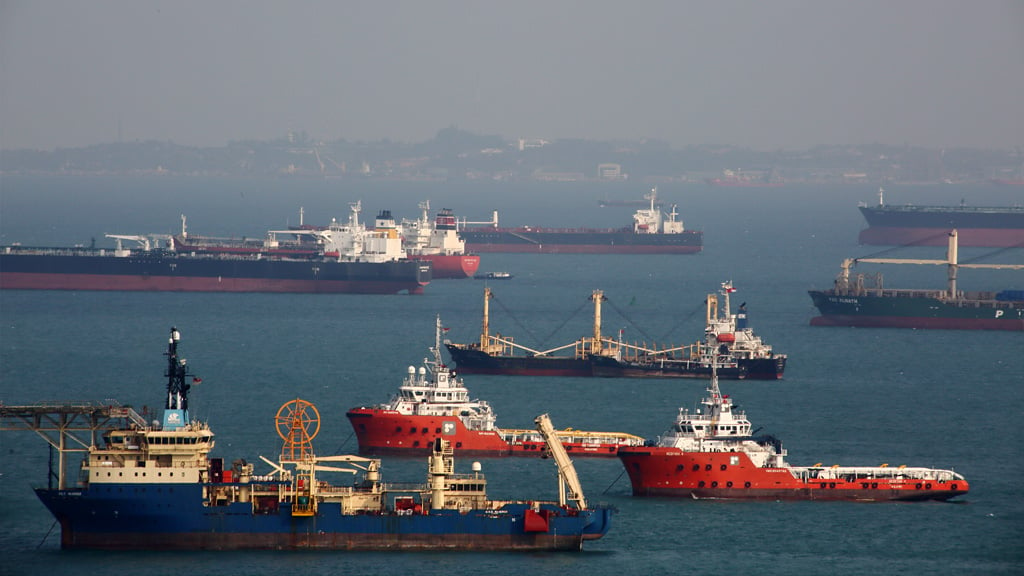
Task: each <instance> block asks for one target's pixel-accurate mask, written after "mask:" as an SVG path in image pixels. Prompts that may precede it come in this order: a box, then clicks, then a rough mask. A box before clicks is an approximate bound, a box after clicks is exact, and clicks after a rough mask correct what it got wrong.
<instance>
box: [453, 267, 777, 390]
mask: <svg viewBox="0 0 1024 576" xmlns="http://www.w3.org/2000/svg"><path fill="white" fill-rule="evenodd" d="M735 291H736V289H735V288H734V287H733V285H732V282H723V283H722V287H721V291H720V293H719V294H708V297H707V299H706V301H705V302H706V321H705V327H704V339H703V340H702V341H697V342H696V343H694V344H688V345H683V346H660V345H658V344H648V343H644V344H638V343H629V342H626V341H624V340H623V338H622V334H621V332H620V334H619V337H618V338H612V337H610V336H605V335H603V334H602V333H601V314H602V308H601V307H602V304H603V303H604V302H606V301H608V299H607V298H606V297H605V295H604V292H602V291H601V290H595V291H594V292H593V293H592V294H591V296H590V300H591V301H592V302H593V304H594V332H593V336H589V337H584V338H581V339H579V340H577V341H575V342H571V343H569V344H566V345H563V346H559V347H556V348H552V349H550V350H537V349H533V348H529V347H527V346H524V345H522V344H519V343H517V342H516V341H515V339H514V338H513V337H510V336H503V335H501V334H491V330H490V300H491V299H492V298H493V297H494V293H493V292H492V291H491V289H490V288H484V319H483V329H482V332H481V334H480V340H479V341H478V342H472V343H468V344H462V343H453V342H450V341H447V340H446V341H445V346H446V348H447V349H448V353H449V354H450V355H451V357H452V361H453V362H454V363H455V367H456V369H457V370H458V371H459V372H461V373H464V374H503V375H509V376H575V377H588V376H595V377H609V378H709V377H710V376H711V368H712V366H714V365H716V364H717V365H718V366H719V368H718V370H719V374H720V375H721V376H722V377H723V378H726V379H731V380H734V379H758V380H776V379H779V378H782V375H783V372H784V371H785V369H786V360H787V356H786V355H785V354H780V353H776V352H774V351H773V349H772V347H771V346H770V345H768V344H766V343H765V342H764V341H763V340H762V339H761V338H760V337H759V336H757V335H755V334H754V331H753V329H752V328H751V327H750V326H749V325H748V319H747V309H746V302H744V303H743V304H742V305H741V306H740V308H739V310H738V311H737V312H736V313H735V314H734V313H733V312H732V310H731V306H730V296H731V295H732V294H733V293H734V292H735Z"/></svg>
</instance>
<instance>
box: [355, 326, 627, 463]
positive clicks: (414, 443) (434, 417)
mask: <svg viewBox="0 0 1024 576" xmlns="http://www.w3.org/2000/svg"><path fill="white" fill-rule="evenodd" d="M442 331H443V327H442V325H441V319H440V317H438V318H437V322H436V330H435V337H434V346H433V347H431V348H430V352H431V354H432V355H433V359H426V358H424V360H423V366H421V367H420V368H419V370H417V369H416V367H414V366H409V370H408V375H407V376H406V378H405V380H404V381H403V382H402V386H401V387H400V388H399V390H398V394H397V395H395V396H394V398H392V399H391V401H390V402H388V403H385V404H379V405H376V406H369V407H366V406H362V407H357V408H352V409H350V410H349V411H348V413H347V414H346V415H347V416H348V419H349V421H350V422H351V423H352V428H353V430H354V432H355V435H356V439H357V440H358V442H359V453H360V454H414V453H418V452H422V453H426V452H427V451H429V450H430V447H431V446H432V445H433V443H434V440H435V439H436V438H443V439H445V440H446V441H448V442H449V443H451V445H452V449H453V450H454V451H455V452H456V453H459V454H471V455H477V456H546V455H547V443H546V441H545V439H544V438H543V436H542V435H540V434H538V432H537V431H536V430H521V429H509V428H499V427H498V426H497V423H496V422H497V416H496V415H495V413H494V410H493V409H492V408H491V406H490V404H488V403H487V402H486V401H484V400H477V399H470V396H469V390H468V389H467V388H466V386H465V383H464V382H463V380H462V379H461V378H459V377H457V376H456V374H455V372H453V371H452V370H451V369H450V368H448V367H447V366H446V365H445V364H444V363H443V362H442V359H441V333H442ZM556 435H557V436H558V439H559V441H560V442H561V444H562V445H563V446H564V447H565V450H566V451H567V452H569V453H571V454H572V455H573V456H604V457H611V458H614V457H615V454H616V450H618V449H619V447H621V446H639V445H642V444H643V442H644V439H643V438H641V437H639V436H635V435H633V434H626V433H621V432H587V431H582V430H573V429H566V430H558V431H556Z"/></svg>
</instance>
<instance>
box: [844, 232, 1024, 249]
mask: <svg viewBox="0 0 1024 576" xmlns="http://www.w3.org/2000/svg"><path fill="white" fill-rule="evenodd" d="M948 234H949V230H948V229H945V228H896V227H892V228H889V227H871V228H866V229H864V230H862V231H861V233H860V237H859V240H860V243H861V244H870V245H882V246H888V245H893V246H905V245H908V244H914V245H917V246H946V245H947V244H949V235H948ZM957 241H958V243H959V245H960V246H979V247H987V248H997V247H1008V246H1020V245H1024V229H1021V228H958V229H957Z"/></svg>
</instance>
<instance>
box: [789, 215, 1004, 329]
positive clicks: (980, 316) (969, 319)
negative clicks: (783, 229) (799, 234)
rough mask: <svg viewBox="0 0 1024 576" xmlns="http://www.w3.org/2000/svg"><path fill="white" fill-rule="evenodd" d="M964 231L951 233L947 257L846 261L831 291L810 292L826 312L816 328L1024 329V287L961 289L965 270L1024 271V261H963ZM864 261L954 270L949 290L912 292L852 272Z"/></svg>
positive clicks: (823, 311)
mask: <svg viewBox="0 0 1024 576" xmlns="http://www.w3.org/2000/svg"><path fill="white" fill-rule="evenodd" d="M958 232H959V231H958V230H953V231H952V232H950V233H948V234H946V238H947V240H948V244H949V247H948V249H947V256H946V259H945V260H911V259H894V258H858V259H848V260H845V261H844V262H843V265H842V271H841V272H840V274H839V276H838V277H837V278H836V281H835V286H834V287H833V288H832V289H830V290H810V291H809V294H810V296H811V300H812V301H813V302H814V306H815V307H817V308H818V311H819V312H820V313H821V315H820V316H817V317H815V318H812V319H811V325H812V326H860V327H889V328H935V329H960V330H1009V331H1021V330H1024V290H1020V289H1004V290H1001V291H989V292H984V291H964V290H959V289H958V288H957V276H958V272H959V269H960V268H990V269H1011V270H1012V269H1016V270H1020V269H1024V264H960V263H959V262H958V258H957V239H958ZM858 262H864V263H879V264H937V265H945V266H946V267H947V270H948V277H949V285H948V286H947V288H946V289H945V290H939V289H936V290H911V289H894V288H888V287H885V288H883V287H882V286H881V284H880V283H878V284H876V285H869V282H867V281H866V279H865V275H864V274H857V275H851V274H850V268H851V267H852V266H853V265H854V264H855V263H858Z"/></svg>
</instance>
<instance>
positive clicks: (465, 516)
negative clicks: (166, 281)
mask: <svg viewBox="0 0 1024 576" xmlns="http://www.w3.org/2000/svg"><path fill="white" fill-rule="evenodd" d="M179 340H180V335H179V333H178V331H177V330H175V329H172V331H171V337H170V340H169V344H168V351H167V353H166V356H167V370H166V372H165V375H166V377H167V384H166V392H165V393H164V397H165V398H166V404H165V407H164V410H163V417H162V420H159V421H154V422H152V423H150V422H147V420H146V419H145V418H144V417H143V416H141V415H139V414H138V413H137V412H135V411H134V410H133V409H131V408H130V407H122V406H116V407H115V406H110V405H107V406H105V407H97V408H94V409H89V408H87V407H84V406H82V405H79V404H76V405H54V404H45V405H42V404H41V405H33V406H6V405H0V416H2V417H3V419H4V422H5V424H6V423H7V422H21V423H23V424H24V426H23V429H25V430H35V431H37V432H38V430H39V427H38V425H37V424H33V423H35V422H37V421H38V418H40V417H44V416H48V417H56V418H61V421H62V422H68V421H69V419H74V417H75V416H80V417H82V418H84V419H87V420H90V422H89V423H87V424H85V425H84V426H83V427H80V428H77V429H78V430H81V431H82V432H83V433H86V434H92V435H93V436H92V437H93V438H94V441H92V442H88V441H87V442H84V443H82V444H81V446H84V447H85V448H77V446H78V444H75V443H74V442H71V441H70V438H69V437H67V435H68V434H72V433H73V432H72V430H71V428H73V427H64V428H62V430H61V432H60V434H61V437H60V439H59V440H58V439H50V438H49V437H47V436H46V435H43V436H44V438H47V439H48V440H49V441H50V443H51V446H52V447H53V448H55V449H57V450H59V451H60V458H59V462H60V464H59V465H58V466H59V468H60V469H59V471H58V470H51V471H50V473H49V474H48V476H49V478H50V482H51V484H50V485H49V486H48V487H45V488H38V489H36V495H37V496H38V497H39V499H40V500H41V501H42V503H43V504H44V505H45V506H46V508H47V509H48V510H49V511H50V512H51V513H52V514H53V517H54V518H55V519H56V520H57V521H58V522H59V523H60V530H61V547H62V548H65V549H79V548H84V549H105V550H136V549H144V550H235V549H284V550H301V549H327V550H403V549H405V550H445V551H451V550H579V549H581V548H582V546H583V544H584V542H585V541H588V540H593V539H598V538H601V537H602V536H604V535H605V534H606V532H607V531H608V528H609V525H610V520H611V514H612V510H611V509H609V508H606V507H600V506H597V507H591V506H588V504H587V502H586V500H585V498H584V495H583V490H582V486H581V483H580V481H579V478H578V476H577V475H576V471H575V469H574V468H573V464H572V461H571V460H570V459H569V457H568V455H567V453H566V452H565V450H564V448H562V446H561V444H560V443H559V442H558V438H557V435H556V434H555V433H554V428H553V425H552V424H551V421H550V418H548V416H547V415H546V414H542V415H541V416H538V417H537V418H536V420H535V424H536V426H537V430H538V433H539V434H540V435H541V436H542V437H543V438H545V440H546V441H547V453H548V454H549V455H550V456H551V457H552V458H553V459H554V461H555V463H556V465H557V470H558V481H559V488H560V489H559V495H560V499H559V500H558V501H539V500H512V499H507V500H496V499H492V498H490V497H488V495H487V478H486V477H485V476H484V474H483V473H482V472H481V471H480V466H479V464H478V463H474V466H473V471H472V472H469V473H456V472H455V464H454V456H453V449H452V445H451V443H450V442H449V441H447V440H446V439H444V438H436V439H435V440H434V441H433V442H432V444H431V446H430V448H429V457H428V463H427V479H428V481H427V483H426V484H411V483H410V484H406V483H393V482H387V483H386V482H384V481H383V480H382V477H381V471H382V468H383V466H382V463H381V461H380V460H379V459H370V458H364V457H361V456H355V455H337V456H317V455H316V454H314V452H313V444H312V441H313V439H314V438H315V437H316V435H317V433H318V432H319V429H320V415H319V412H318V411H317V410H316V407H315V406H314V405H313V404H311V403H309V402H306V401H304V400H302V399H299V398H297V399H295V400H292V401H289V402H286V403H285V404H284V405H282V406H281V408H280V409H279V410H278V412H277V415H276V417H275V419H274V420H275V425H276V427H277V432H278V434H279V435H280V437H281V439H282V440H283V444H282V448H281V453H280V456H279V458H278V459H277V461H273V460H270V459H269V458H265V457H262V456H261V459H262V460H263V463H262V464H259V466H260V467H262V468H264V470H263V471H262V472H258V471H257V468H256V465H255V464H252V463H248V462H247V461H246V460H244V459H236V460H233V461H231V462H232V463H231V464H230V465H226V464H225V461H224V459H223V458H219V457H213V456H211V452H213V450H214V433H213V431H212V430H211V428H210V427H209V425H208V424H207V423H205V422H201V421H199V420H196V419H193V418H192V416H191V415H190V412H189V408H188V394H189V391H190V388H192V383H191V382H192V381H191V380H190V378H191V379H195V377H194V376H192V375H191V374H190V373H189V370H188V368H186V363H185V361H184V359H183V358H180V357H179V350H178V346H179ZM96 422H100V425H99V426H97V424H96ZM6 429H11V427H6ZM72 452H81V453H84V456H83V459H82V462H81V466H80V470H79V473H78V474H76V475H74V476H72V475H70V474H68V473H67V472H66V471H65V469H64V468H65V466H66V463H67V461H68V460H70V456H71V453H72ZM52 464H53V462H52V461H51V465H52ZM338 476H341V477H343V478H345V479H346V480H348V479H349V478H354V480H352V481H350V482H346V483H334V482H330V481H328V480H327V478H331V477H338ZM74 478H77V481H76V480H74ZM55 479H56V482H57V485H53V482H54V480H55Z"/></svg>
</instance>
